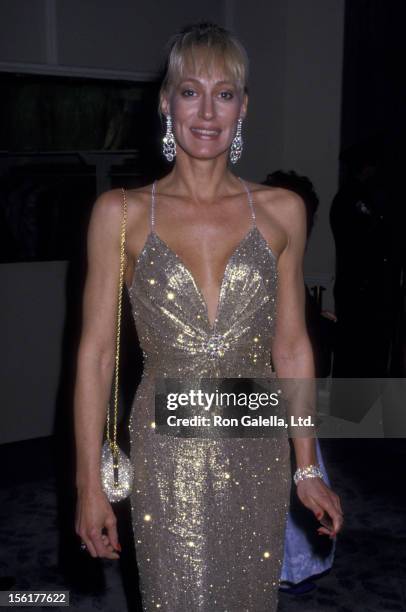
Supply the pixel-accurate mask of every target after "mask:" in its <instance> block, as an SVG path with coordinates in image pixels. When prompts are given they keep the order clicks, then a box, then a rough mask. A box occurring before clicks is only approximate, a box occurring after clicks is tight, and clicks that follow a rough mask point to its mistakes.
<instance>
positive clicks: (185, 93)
mask: <svg viewBox="0 0 406 612" xmlns="http://www.w3.org/2000/svg"><path fill="white" fill-rule="evenodd" d="M194 93H195V92H194V90H193V89H184V90H183V91H182V96H185V98H190V97H192V96H193V94H194Z"/></svg>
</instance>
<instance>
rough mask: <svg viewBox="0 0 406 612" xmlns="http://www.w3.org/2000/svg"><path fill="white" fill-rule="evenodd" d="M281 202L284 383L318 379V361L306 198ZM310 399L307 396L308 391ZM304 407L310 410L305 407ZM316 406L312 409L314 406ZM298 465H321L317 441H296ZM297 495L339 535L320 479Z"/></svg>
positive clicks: (336, 512)
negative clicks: (308, 276) (308, 296)
mask: <svg viewBox="0 0 406 612" xmlns="http://www.w3.org/2000/svg"><path fill="white" fill-rule="evenodd" d="M283 200H284V201H283V203H282V202H281V204H280V205H279V206H278V209H279V211H280V212H279V214H278V217H279V219H280V222H281V225H282V227H283V228H284V230H285V232H286V236H287V242H286V246H285V248H284V250H283V251H282V253H281V255H280V256H279V259H278V295H277V317H276V327H275V335H274V339H273V342H272V361H273V364H274V367H275V371H276V375H277V377H278V378H281V379H290V380H292V381H294V380H296V381H298V379H306V380H307V381H308V382H309V381H310V380H313V379H314V376H315V371H314V360H313V351H312V347H311V343H310V340H309V337H308V334H307V329H306V321H305V291H304V281H303V256H304V250H305V246H306V210H305V205H304V202H303V200H302V199H301V198H300V197H299V196H297V195H296V194H294V193H293V192H290V191H287V190H284V196H283ZM296 386H297V388H298V389H299V398H298V399H299V401H300V400H301V399H302V400H303V402H307V401H308V400H309V397H305V396H303V398H301V397H300V391H301V388H303V390H304V389H307V390H308V389H309V384H306V382H305V380H304V381H303V385H302V386H301V384H300V383H298V384H297V385H296ZM304 395H306V392H304ZM305 408H306V406H305ZM313 408H314V406H313ZM292 442H293V446H294V449H295V458H296V465H297V467H298V468H303V467H305V466H308V465H315V464H317V454H316V444H315V438H314V437H313V436H312V435H311V436H305V437H304V436H300V437H293V435H292ZM297 494H298V497H299V499H300V500H301V502H302V503H303V504H304V505H305V506H306V507H307V508H309V509H310V510H311V511H312V512H313V513H314V514H315V516H316V518H317V519H319V520H320V519H321V518H322V516H323V514H324V513H325V512H326V513H327V514H328V515H329V516H330V518H331V520H332V523H333V525H332V527H331V528H327V527H320V528H319V530H318V531H319V533H325V534H326V535H329V536H330V537H333V536H335V535H336V534H337V533H338V531H339V530H340V529H341V527H342V523H343V515H342V509H341V504H340V499H339V497H338V495H336V493H334V492H333V491H332V490H331V489H330V487H328V486H327V484H326V483H325V482H324V481H323V480H322V479H321V478H318V477H315V478H306V479H304V480H300V481H299V482H298V484H297Z"/></svg>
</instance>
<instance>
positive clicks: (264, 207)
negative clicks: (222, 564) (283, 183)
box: [247, 182, 306, 235]
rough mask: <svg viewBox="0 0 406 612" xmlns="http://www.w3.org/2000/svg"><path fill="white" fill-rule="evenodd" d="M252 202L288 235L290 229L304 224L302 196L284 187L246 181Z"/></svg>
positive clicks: (304, 209)
mask: <svg viewBox="0 0 406 612" xmlns="http://www.w3.org/2000/svg"><path fill="white" fill-rule="evenodd" d="M247 185H248V187H249V189H250V190H251V193H252V195H253V199H254V202H255V204H256V206H257V208H258V207H259V208H260V210H261V212H263V213H264V214H265V215H266V216H267V217H270V218H271V219H272V220H274V221H277V223H278V224H280V225H281V227H282V228H283V229H284V230H285V231H286V233H287V234H288V235H289V234H290V233H291V230H295V229H297V228H298V227H299V228H300V227H301V226H303V225H305V224H306V206H305V203H304V201H303V198H302V197H301V196H299V195H298V194H297V193H295V192H294V191H291V190H290V189H286V188H284V187H270V186H268V185H262V184H261V183H249V182H248V183H247Z"/></svg>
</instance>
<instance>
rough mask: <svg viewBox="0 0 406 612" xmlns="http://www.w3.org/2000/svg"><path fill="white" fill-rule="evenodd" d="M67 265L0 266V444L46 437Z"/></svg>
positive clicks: (59, 358) (55, 383)
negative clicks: (0, 297)
mask: <svg viewBox="0 0 406 612" xmlns="http://www.w3.org/2000/svg"><path fill="white" fill-rule="evenodd" d="M66 271H67V264H66V263H65V262H60V261H51V262H44V263H41V262H39V263H36V262H35V263H15V264H2V265H1V266H0V284H1V287H2V299H1V300H0V335H1V367H0V389H1V399H0V402H1V408H0V444H3V443H5V442H14V441H16V440H27V439H29V438H37V437H41V436H48V435H51V434H52V431H53V425H54V407H55V400H56V395H57V391H58V383H59V376H60V370H61V362H62V355H61V350H62V336H63V325H64V320H65V280H66Z"/></svg>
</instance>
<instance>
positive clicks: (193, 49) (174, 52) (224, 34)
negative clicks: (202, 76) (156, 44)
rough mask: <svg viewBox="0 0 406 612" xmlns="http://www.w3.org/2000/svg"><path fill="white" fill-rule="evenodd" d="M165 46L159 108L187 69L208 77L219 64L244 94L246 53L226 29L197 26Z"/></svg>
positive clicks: (180, 34) (214, 26) (183, 32)
mask: <svg viewBox="0 0 406 612" xmlns="http://www.w3.org/2000/svg"><path fill="white" fill-rule="evenodd" d="M168 46H169V51H168V57H167V60H166V66H165V73H164V77H163V81H162V85H161V89H160V96H159V100H160V103H159V104H160V107H161V102H162V97H163V95H164V94H166V93H168V92H169V91H170V90H171V88H172V86H173V85H174V83H176V82H177V81H178V80H179V79H181V78H182V76H183V75H184V74H185V72H186V68H187V67H189V66H192V67H193V69H194V70H195V71H196V72H197V73H201V72H204V73H207V74H210V73H211V72H212V70H213V69H215V68H216V67H218V65H219V63H220V64H221V66H222V68H223V69H224V72H225V74H226V75H227V76H228V77H229V78H231V80H232V81H234V82H235V83H236V85H237V87H238V88H239V89H240V91H241V92H246V91H247V80H248V57H247V53H246V51H245V49H244V47H243V45H242V44H241V43H240V42H239V40H237V38H236V37H235V36H234V35H233V34H231V33H230V32H229V31H228V30H226V29H225V28H222V27H221V26H218V25H216V24H214V23H197V24H194V25H191V26H188V27H186V28H184V29H183V30H181V31H180V32H179V33H178V34H175V36H173V37H172V38H171V39H170V41H169V45H168Z"/></svg>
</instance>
